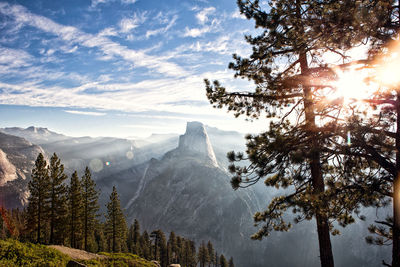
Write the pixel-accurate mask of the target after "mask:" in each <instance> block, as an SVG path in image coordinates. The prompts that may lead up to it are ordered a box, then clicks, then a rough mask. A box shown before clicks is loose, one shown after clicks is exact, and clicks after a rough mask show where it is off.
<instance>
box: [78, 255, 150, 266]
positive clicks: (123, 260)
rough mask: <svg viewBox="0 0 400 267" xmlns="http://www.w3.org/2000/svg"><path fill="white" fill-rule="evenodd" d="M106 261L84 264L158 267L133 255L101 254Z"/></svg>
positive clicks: (93, 261)
mask: <svg viewBox="0 0 400 267" xmlns="http://www.w3.org/2000/svg"><path fill="white" fill-rule="evenodd" d="M99 254H100V255H104V256H107V258H106V259H97V260H90V261H85V262H83V263H84V264H86V265H87V266H121V267H122V266H124V267H142V266H143V267H155V266H156V265H155V264H154V263H152V262H150V261H147V260H145V259H143V258H140V257H139V256H137V255H135V254H132V253H108V252H100V253H99Z"/></svg>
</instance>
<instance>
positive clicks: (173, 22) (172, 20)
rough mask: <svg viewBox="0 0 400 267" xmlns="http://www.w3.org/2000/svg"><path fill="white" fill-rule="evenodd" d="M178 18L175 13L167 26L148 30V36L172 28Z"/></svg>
mask: <svg viewBox="0 0 400 267" xmlns="http://www.w3.org/2000/svg"><path fill="white" fill-rule="evenodd" d="M177 19H178V16H177V15H175V16H173V17H172V19H171V20H170V21H169V22H168V24H167V25H166V26H165V27H162V28H159V29H156V30H149V31H147V32H146V38H150V37H151V36H155V35H158V34H163V33H166V32H167V31H168V30H169V29H171V28H172V27H173V26H174V25H175V22H176V20H177Z"/></svg>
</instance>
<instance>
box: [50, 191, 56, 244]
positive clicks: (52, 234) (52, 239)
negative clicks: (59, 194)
mask: <svg viewBox="0 0 400 267" xmlns="http://www.w3.org/2000/svg"><path fill="white" fill-rule="evenodd" d="M51 190H52V192H51V214H50V244H54V216H55V215H54V208H55V207H54V194H55V193H54V185H52V189H51Z"/></svg>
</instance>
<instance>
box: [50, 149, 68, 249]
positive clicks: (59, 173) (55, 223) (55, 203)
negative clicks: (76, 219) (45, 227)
mask: <svg viewBox="0 0 400 267" xmlns="http://www.w3.org/2000/svg"><path fill="white" fill-rule="evenodd" d="M48 173H49V178H50V199H49V202H50V218H49V220H50V244H63V242H64V238H65V237H64V232H65V231H64V228H65V220H66V214H67V204H66V202H67V187H66V185H65V184H64V181H65V180H66V179H67V176H66V175H65V174H64V165H62V164H61V161H60V159H59V158H58V156H57V155H56V153H54V154H53V156H52V157H51V158H50V165H49V167H48Z"/></svg>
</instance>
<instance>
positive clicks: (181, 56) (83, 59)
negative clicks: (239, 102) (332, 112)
mask: <svg viewBox="0 0 400 267" xmlns="http://www.w3.org/2000/svg"><path fill="white" fill-rule="evenodd" d="M253 31H254V30H253V23H252V22H251V21H247V20H246V19H245V18H244V17H243V16H241V15H240V14H239V12H238V8H237V6H236V1H235V0H217V1H212V0H209V1H207V0H191V1H189V0H188V1H184V0H179V1H178V0H164V1H155V0H147V1H144V0H66V1H54V0H50V1H42V0H35V1H31V0H30V1H8V2H3V1H0V116H1V118H2V119H1V122H0V127H8V126H20V127H28V126H30V125H35V126H42V127H47V128H49V129H51V130H54V131H58V132H62V133H65V134H68V135H73V136H82V135H91V136H121V137H122V136H146V135H148V134H150V133H171V132H175V133H181V132H183V131H184V127H185V124H186V121H192V120H198V121H202V122H203V123H205V124H208V125H210V126H215V127H218V128H221V129H226V130H238V131H241V132H255V131H259V130H260V129H263V128H265V126H266V125H267V123H266V121H265V120H261V121H257V122H253V123H250V122H245V121H244V120H243V119H235V118H234V117H233V115H232V114H227V113H226V111H225V110H216V109H213V108H212V107H211V105H210V104H209V103H208V101H207V99H206V96H205V89H204V83H203V79H204V78H208V79H218V80H220V81H221V82H222V83H223V84H224V85H226V86H227V87H228V88H230V89H232V90H249V89H250V88H251V85H250V84H249V83H248V82H247V81H241V80H235V79H233V72H232V71H230V70H228V69H227V65H228V63H229V62H230V61H231V56H232V54H233V53H238V54H240V55H242V56H246V55H248V54H249V53H250V51H251V48H250V46H249V45H247V44H246V43H245V41H244V38H243V37H244V35H245V34H249V33H252V32H253Z"/></svg>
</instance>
